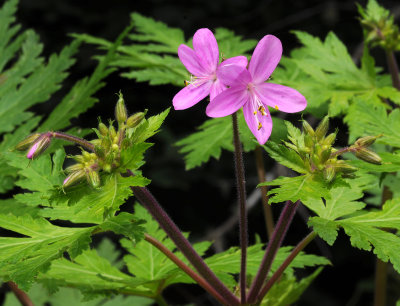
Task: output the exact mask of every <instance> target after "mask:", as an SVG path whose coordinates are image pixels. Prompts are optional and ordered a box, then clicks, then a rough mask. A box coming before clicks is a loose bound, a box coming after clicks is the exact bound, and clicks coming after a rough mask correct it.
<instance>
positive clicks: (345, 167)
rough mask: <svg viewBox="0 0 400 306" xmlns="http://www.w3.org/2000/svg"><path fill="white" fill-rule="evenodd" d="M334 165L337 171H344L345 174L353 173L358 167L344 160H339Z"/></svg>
mask: <svg viewBox="0 0 400 306" xmlns="http://www.w3.org/2000/svg"><path fill="white" fill-rule="evenodd" d="M332 167H334V168H335V170H336V172H342V173H345V174H349V173H353V172H356V171H357V170H358V169H357V168H356V167H353V166H351V165H349V164H347V163H346V162H345V161H343V160H338V161H336V163H334V164H333V165H332Z"/></svg>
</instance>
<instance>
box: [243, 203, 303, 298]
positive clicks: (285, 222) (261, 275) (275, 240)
mask: <svg viewBox="0 0 400 306" xmlns="http://www.w3.org/2000/svg"><path fill="white" fill-rule="evenodd" d="M299 202H300V201H297V202H296V203H293V202H291V201H287V202H286V204H285V207H284V208H283V210H282V213H281V215H280V216H279V220H278V222H277V224H276V227H275V230H274V233H273V234H272V238H271V240H270V241H269V243H268V246H267V249H266V250H265V253H264V257H263V259H262V261H261V265H260V268H259V269H258V272H257V275H256V277H255V278H254V280H253V283H252V285H251V287H250V291H249V295H248V299H247V302H248V303H249V304H254V303H255V302H256V298H257V296H258V294H259V292H260V289H261V286H262V285H263V284H264V281H265V279H266V278H267V275H268V272H269V270H270V268H271V264H272V261H273V260H274V258H275V255H276V253H277V251H278V249H279V248H280V246H281V244H282V241H283V238H284V237H285V235H286V232H287V230H288V228H289V226H290V224H291V222H292V220H293V217H294V214H295V212H296V209H297V206H298V205H299Z"/></svg>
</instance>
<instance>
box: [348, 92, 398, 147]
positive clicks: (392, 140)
mask: <svg viewBox="0 0 400 306" xmlns="http://www.w3.org/2000/svg"><path fill="white" fill-rule="evenodd" d="M345 122H346V123H347V124H348V125H349V128H350V139H351V140H352V139H355V138H356V137H360V136H365V135H380V134H382V137H381V138H378V139H377V141H376V142H377V143H383V144H387V145H390V146H393V147H400V110H399V109H395V110H393V111H392V112H390V114H387V110H386V108H385V107H383V106H374V105H371V104H370V103H369V102H368V100H363V99H357V100H356V102H355V103H354V104H353V105H352V107H351V108H350V110H349V113H348V114H347V116H346V117H345Z"/></svg>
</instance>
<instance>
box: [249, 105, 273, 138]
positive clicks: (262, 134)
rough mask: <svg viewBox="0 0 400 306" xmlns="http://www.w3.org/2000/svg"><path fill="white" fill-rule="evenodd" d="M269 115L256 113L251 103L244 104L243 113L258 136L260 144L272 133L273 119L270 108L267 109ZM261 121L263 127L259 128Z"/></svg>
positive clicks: (251, 129)
mask: <svg viewBox="0 0 400 306" xmlns="http://www.w3.org/2000/svg"><path fill="white" fill-rule="evenodd" d="M266 112H267V115H266V116H263V115H262V114H261V113H260V112H257V114H256V115H254V109H253V106H252V105H251V103H247V104H246V105H245V106H243V115H244V119H245V120H246V123H247V125H248V126H249V129H250V131H251V132H252V133H253V135H254V136H255V137H256V139H257V141H258V143H259V144H261V145H263V144H264V143H265V142H266V141H267V140H268V138H269V136H270V135H271V131H272V119H271V115H270V114H269V111H268V109H266ZM259 123H261V128H259Z"/></svg>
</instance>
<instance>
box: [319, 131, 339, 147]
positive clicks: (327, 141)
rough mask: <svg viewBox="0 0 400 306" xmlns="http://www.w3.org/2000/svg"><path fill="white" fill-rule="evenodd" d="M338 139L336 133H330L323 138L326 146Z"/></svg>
mask: <svg viewBox="0 0 400 306" xmlns="http://www.w3.org/2000/svg"><path fill="white" fill-rule="evenodd" d="M335 139H336V133H330V134H329V135H328V136H326V137H325V139H324V140H323V142H322V143H323V145H326V146H331V145H332V144H333V143H334V142H335Z"/></svg>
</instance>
